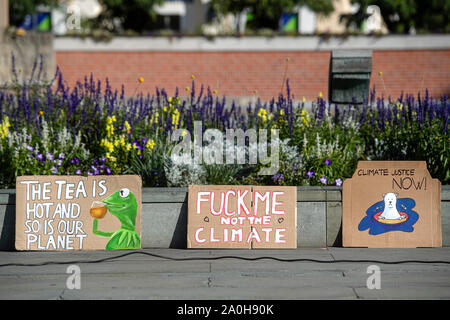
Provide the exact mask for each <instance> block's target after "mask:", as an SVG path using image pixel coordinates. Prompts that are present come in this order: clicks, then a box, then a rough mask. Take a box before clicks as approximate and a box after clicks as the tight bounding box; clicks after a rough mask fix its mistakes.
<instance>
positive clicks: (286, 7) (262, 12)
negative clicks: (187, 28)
mask: <svg viewBox="0 0 450 320" xmlns="http://www.w3.org/2000/svg"><path fill="white" fill-rule="evenodd" d="M301 5H307V6H308V7H309V8H310V9H312V10H313V11H315V12H320V13H324V14H329V13H331V12H332V11H333V10H334V7H333V3H332V0H212V1H211V8H212V9H213V11H214V12H215V13H216V14H227V13H232V14H239V13H241V12H243V11H244V10H246V9H247V10H249V13H251V15H252V19H251V20H250V21H248V23H247V26H248V27H249V28H251V29H261V28H269V29H274V30H276V29H278V22H279V19H280V17H281V15H282V14H283V13H285V12H289V11H292V10H293V9H294V8H295V7H296V6H301Z"/></svg>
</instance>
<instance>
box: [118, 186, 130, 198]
mask: <svg viewBox="0 0 450 320" xmlns="http://www.w3.org/2000/svg"><path fill="white" fill-rule="evenodd" d="M119 194H120V196H121V197H122V198H125V197H128V195H129V194H130V190H129V189H127V188H123V189H121V190H120V191H119Z"/></svg>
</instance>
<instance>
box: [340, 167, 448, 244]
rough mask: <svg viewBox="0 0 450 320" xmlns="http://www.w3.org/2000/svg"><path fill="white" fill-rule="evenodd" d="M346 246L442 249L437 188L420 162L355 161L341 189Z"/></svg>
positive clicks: (438, 192)
mask: <svg viewBox="0 0 450 320" xmlns="http://www.w3.org/2000/svg"><path fill="white" fill-rule="evenodd" d="M342 241H343V246H345V247H375V248H408V247H413V248H414V247H440V246H442V227H441V183H440V182H439V180H437V179H432V177H431V175H430V173H429V172H428V170H427V167H426V163H425V162H424V161H360V162H359V163H358V167H357V168H356V171H355V173H354V174H353V177H352V178H351V179H346V180H345V181H344V185H343V213H342Z"/></svg>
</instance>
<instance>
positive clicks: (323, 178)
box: [320, 176, 328, 184]
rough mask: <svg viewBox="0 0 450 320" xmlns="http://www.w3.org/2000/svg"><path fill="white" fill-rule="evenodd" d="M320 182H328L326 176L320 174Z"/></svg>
mask: <svg viewBox="0 0 450 320" xmlns="http://www.w3.org/2000/svg"><path fill="white" fill-rule="evenodd" d="M320 182H321V183H322V184H327V183H328V180H327V178H326V177H325V176H321V177H320Z"/></svg>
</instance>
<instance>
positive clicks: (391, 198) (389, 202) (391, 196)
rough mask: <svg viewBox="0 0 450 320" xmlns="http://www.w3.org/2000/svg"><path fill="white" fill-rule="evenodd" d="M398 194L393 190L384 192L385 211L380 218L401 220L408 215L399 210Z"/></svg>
mask: <svg viewBox="0 0 450 320" xmlns="http://www.w3.org/2000/svg"><path fill="white" fill-rule="evenodd" d="M397 196H398V194H397V193H392V192H389V193H385V194H383V198H384V211H383V213H382V214H381V215H380V216H379V218H378V219H386V220H400V219H403V218H405V217H406V215H401V214H400V213H399V212H398V210H397Z"/></svg>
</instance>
